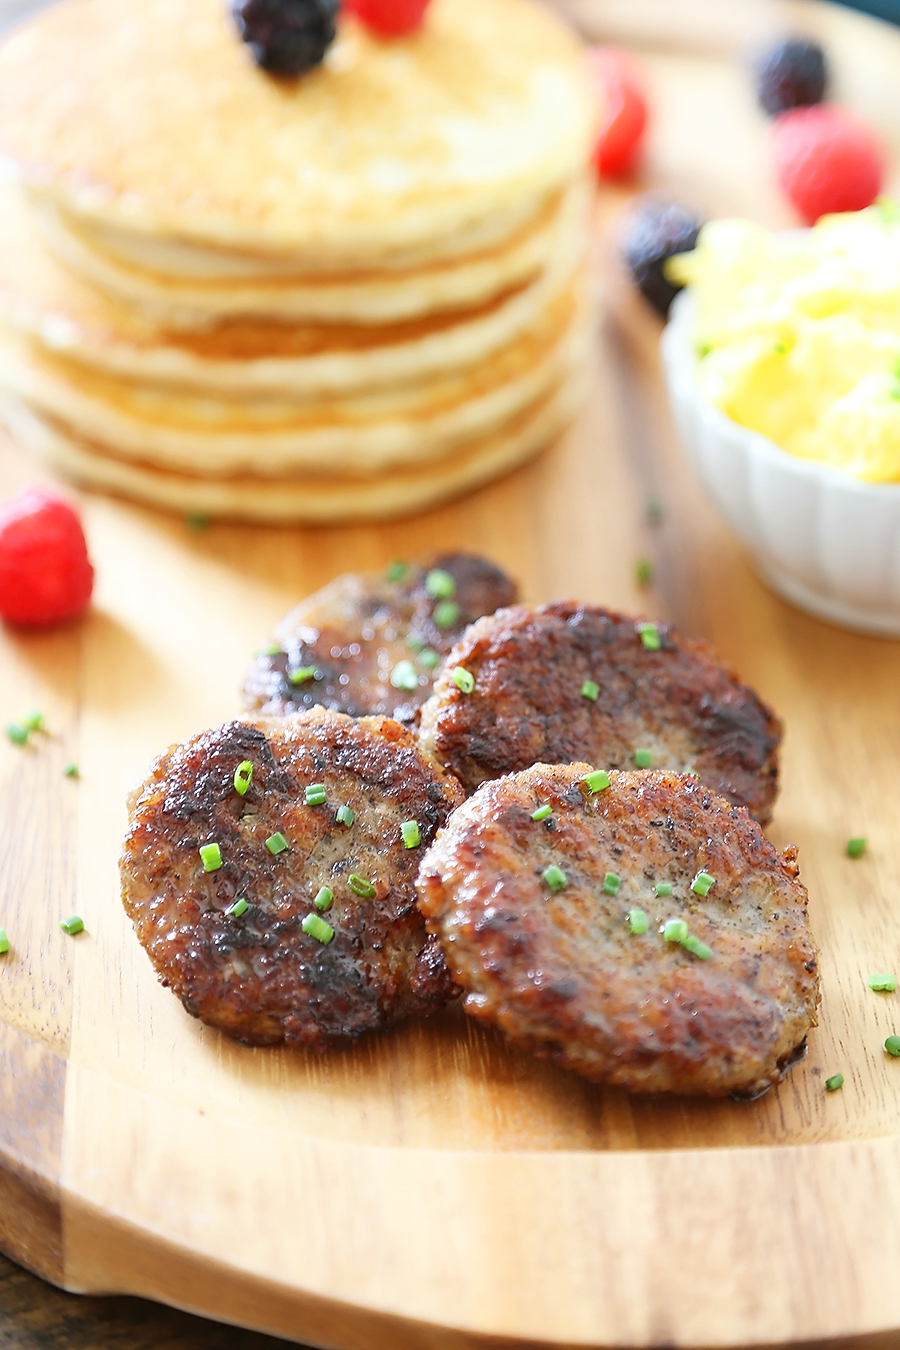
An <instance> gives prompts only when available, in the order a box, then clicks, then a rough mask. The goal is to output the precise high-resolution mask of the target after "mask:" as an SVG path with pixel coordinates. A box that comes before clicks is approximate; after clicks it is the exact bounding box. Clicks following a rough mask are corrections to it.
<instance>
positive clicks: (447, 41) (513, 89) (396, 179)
mask: <svg viewBox="0 0 900 1350" xmlns="http://www.w3.org/2000/svg"><path fill="white" fill-rule="evenodd" d="M593 118H594V110H593V106H592V100H591V97H590V94H589V91H588V87H587V84H586V77H585V73H584V71H583V69H582V63H581V59H580V51H579V47H578V43H577V41H576V40H575V39H574V38H573V37H572V36H571V35H570V34H569V33H568V32H567V31H566V30H565V29H564V28H563V27H562V26H561V25H560V23H559V22H558V21H557V20H556V19H554V18H553V17H552V16H551V15H550V14H548V13H547V12H546V11H544V10H542V9H540V8H538V7H537V6H536V5H533V4H532V3H531V0H433V3H432V5H431V6H430V8H429V10H428V13H427V16H426V20H425V23H424V26H423V27H422V29H420V30H419V31H418V32H417V33H415V34H414V35H413V36H411V37H409V38H405V39H401V40H397V41H393V42H379V41H376V40H374V39H372V38H371V37H369V36H368V35H367V34H366V33H365V32H364V30H363V29H362V28H361V27H360V26H359V25H358V24H356V23H355V22H354V21H353V20H352V19H351V18H349V17H345V18H343V19H342V20H341V26H340V32H339V35H338V38H337V40H336V41H335V43H334V44H333V45H332V47H331V49H330V50H329V52H328V54H327V57H326V60H325V62H324V63H323V65H322V66H320V67H318V68H316V69H315V70H313V71H310V72H308V73H307V74H305V75H303V76H300V77H299V78H297V79H291V80H288V79H284V78H275V77H273V76H271V75H269V74H266V73H265V72H263V71H261V70H259V69H257V68H256V66H255V65H254V64H253V61H252V58H251V55H250V52H249V50H248V49H247V48H246V47H245V46H244V45H243V44H242V43H241V41H240V40H239V38H238V36H237V33H236V31H235V29H234V27H233V25H232V23H231V20H230V18H229V16H228V13H227V10H226V8H225V6H223V4H222V0H130V3H129V4H128V5H127V6H123V5H122V4H121V0H65V3H63V4H60V5H58V6H56V7H53V8H51V9H49V10H47V11H46V12H44V13H43V14H41V15H39V16H38V17H37V18H36V19H35V20H34V21H33V22H31V23H30V24H28V25H27V26H25V27H24V28H23V29H21V30H19V32H18V33H17V34H16V35H15V36H14V37H13V38H12V39H11V40H9V41H8V42H6V43H5V44H4V46H3V48H2V49H0V155H2V156H3V157H5V158H6V159H7V160H8V161H10V162H11V164H12V166H13V168H14V170H15V172H16V173H17V174H18V176H19V177H20V179H21V180H22V181H23V182H24V183H25V184H26V185H27V186H29V187H30V188H32V189H33V190H35V191H39V192H42V193H46V194H48V195H49V196H50V198H51V199H52V200H53V201H55V202H56V203H57V204H58V205H59V206H61V207H62V208H64V209H68V210H70V211H75V212H77V213H79V214H80V215H81V217H82V219H83V220H85V221H87V222H89V223H92V224H93V225H94V226H96V227H97V228H101V227H102V228H107V227H116V228H119V229H124V230H127V231H129V232H132V233H134V234H136V235H138V236H145V237H150V238H153V237H160V236H174V237H176V238H180V239H184V240H188V241H193V242H197V243H201V244H204V245H207V246H212V247H219V248H225V249H230V250H239V251H246V252H247V253H249V254H253V253H254V252H256V253H258V254H260V255H263V256H265V255H271V254H273V253H276V254H278V253H280V254H285V255H292V256H294V257H297V258H299V259H302V262H303V265H304V267H307V268H316V267H320V268H324V269H328V268H341V267H349V266H351V265H352V266H353V267H355V268H358V267H359V266H360V265H361V264H362V265H366V264H368V265H375V266H378V265H383V266H400V265H406V264H408V263H410V261H411V260H412V259H417V260H421V261H425V260H439V259H440V258H442V257H452V256H454V254H455V253H456V254H458V252H459V250H460V247H461V240H465V239H470V240H472V239H475V238H479V237H480V238H481V239H482V241H483V240H484V238H485V237H486V236H487V235H491V234H492V235H493V236H494V238H496V239H497V240H499V239H502V238H503V237H504V236H505V235H506V234H509V233H511V232H512V231H514V230H515V229H517V228H518V229H520V228H521V227H522V223H523V219H525V218H527V216H528V215H529V214H533V213H536V212H538V211H539V210H540V209H541V206H542V203H543V202H544V200H545V199H546V197H547V196H548V194H550V193H553V192H556V191H558V190H559V189H560V187H562V186H564V185H565V184H567V183H568V182H569V181H571V179H572V177H573V176H574V175H575V174H576V173H577V172H578V170H579V169H580V168H581V166H582V165H583V163H584V160H585V157H586V154H587V148H588V143H589V139H590V135H591V130H592V124H593ZM454 234H457V238H456V240H454ZM463 246H464V245H463ZM481 246H482V247H483V246H484V243H483V242H482V244H481Z"/></svg>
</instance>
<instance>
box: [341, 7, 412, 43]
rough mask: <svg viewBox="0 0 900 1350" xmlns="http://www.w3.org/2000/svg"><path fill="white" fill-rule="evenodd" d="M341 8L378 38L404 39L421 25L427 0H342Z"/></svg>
mask: <svg viewBox="0 0 900 1350" xmlns="http://www.w3.org/2000/svg"><path fill="white" fill-rule="evenodd" d="M343 8H344V9H345V10H347V11H348V12H349V13H350V14H355V15H356V17H357V18H358V19H359V21H360V23H364V24H365V26H366V27H367V28H369V29H371V30H372V32H373V33H377V35H378V36H379V37H388V38H392V37H405V36H406V34H407V33H413V32H415V30H416V29H417V28H418V27H419V26H420V25H421V23H422V19H423V18H424V16H425V11H426V9H427V8H428V0H344V3H343Z"/></svg>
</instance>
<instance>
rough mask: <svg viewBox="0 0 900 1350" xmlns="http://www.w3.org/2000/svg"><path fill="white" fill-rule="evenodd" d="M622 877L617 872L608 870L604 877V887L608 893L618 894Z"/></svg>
mask: <svg viewBox="0 0 900 1350" xmlns="http://www.w3.org/2000/svg"><path fill="white" fill-rule="evenodd" d="M621 885H622V878H621V877H620V876H619V875H618V874H617V873H616V872H607V874H606V876H605V877H604V878H603V889H604V891H605V892H606V894H607V895H618V894H619V890H620V888H621Z"/></svg>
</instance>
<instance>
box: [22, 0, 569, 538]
mask: <svg viewBox="0 0 900 1350" xmlns="http://www.w3.org/2000/svg"><path fill="white" fill-rule="evenodd" d="M594 117H595V110H594V107H593V103H592V98H591V94H590V89H589V87H588V85H587V83H586V79H585V73H584V70H583V66H582V60H581V52H580V50H579V48H578V44H577V42H576V41H575V40H574V39H573V38H572V37H571V35H570V34H569V33H568V32H567V31H566V30H565V29H563V28H562V27H561V26H560V24H559V23H558V22H557V21H556V20H555V19H554V18H553V17H552V16H551V15H550V14H549V13H547V12H545V11H544V10H541V9H540V8H537V7H535V6H533V5H532V4H531V3H530V0H433V4H432V5H431V7H430V9H429V11H428V13H427V15H426V20H425V24H424V26H423V27H422V29H421V30H420V31H419V32H417V33H416V34H414V35H413V36H412V37H409V38H405V39H402V40H398V41H393V42H386V41H378V40H376V39H375V38H373V37H371V36H369V35H367V34H366V32H365V30H364V29H363V28H362V27H361V26H359V25H358V24H357V23H356V22H355V21H354V20H353V19H352V18H350V17H344V18H342V20H341V23H340V29H339V33H338V38H337V40H336V41H335V43H334V44H333V45H332V47H331V48H330V50H329V52H328V54H327V56H326V59H325V62H324V63H323V65H322V66H320V67H318V68H316V69H315V70H313V71H310V72H308V73H307V74H305V75H303V76H300V77H299V78H296V79H290V80H288V79H284V78H276V77H273V76H271V75H269V74H266V73H265V72H263V71H261V70H259V69H258V68H257V67H256V66H255V65H254V64H253V61H252V58H251V55H250V52H249V50H248V49H247V48H245V47H244V46H243V45H242V43H241V42H240V40H239V38H238V36H237V34H236V32H235V30H234V28H233V26H232V24H231V21H230V19H229V17H228V13H227V9H226V7H224V6H223V4H222V0H129V3H128V4H127V5H123V4H122V3H121V0H63V3H61V4H59V5H57V6H56V7H54V8H51V9H50V10H48V11H46V12H44V13H43V14H41V15H40V16H39V17H38V18H37V19H36V20H34V21H33V22H32V23H30V24H29V25H28V26H27V27H25V28H23V29H21V30H20V31H19V32H18V33H17V34H16V35H15V36H14V37H13V38H12V39H11V40H10V41H8V42H7V43H5V45H4V46H3V47H2V49H0V155H2V158H3V161H4V167H6V168H8V169H9V170H11V172H10V173H8V174H7V175H6V176H5V177H6V180H7V181H6V185H5V186H3V187H2V189H0V395H2V406H0V415H2V416H3V418H4V420H5V421H7V423H8V424H9V425H10V426H11V428H12V430H13V432H14V434H15V435H16V436H17V437H18V438H19V439H20V440H22V441H24V442H26V443H27V444H29V445H30V446H32V447H33V448H34V449H36V450H37V451H38V452H39V453H40V454H41V455H43V456H44V457H45V458H46V459H48V460H49V461H50V462H51V463H52V464H53V465H55V466H57V467H58V468H60V469H62V470H63V471H65V472H66V473H68V474H69V475H71V476H73V477H75V478H76V479H78V480H80V481H82V482H83V483H86V484H88V485H92V486H95V487H102V488H106V489H110V490H112V491H117V492H122V493H125V494H127V495H131V496H135V497H139V498H142V499H144V500H146V501H149V502H153V503H155V504H158V505H160V506H166V507H171V508H175V509H178V510H183V511H196V512H203V513H208V514H223V515H232V516H238V517H246V518H254V519H261V520H265V519H269V520H279V519H281V520H290V519H308V520H323V521H326V520H339V519H347V518H354V517H372V516H379V515H388V514H393V513H398V512H402V511H407V510H412V509H415V508H418V507H422V506H424V505H426V504H428V503H431V502H433V501H437V500H439V499H441V498H443V497H446V496H449V495H451V494H453V493H456V492H459V491H461V490H462V489H464V488H466V487H469V486H471V485H473V484H475V483H479V482H483V481H486V480H487V479H489V478H491V477H493V476H495V475H497V474H499V473H501V472H503V471H505V470H506V469H508V468H510V467H512V466H513V465H514V464H517V463H518V462H520V461H521V460H523V459H525V458H526V457H527V456H528V455H530V454H532V453H534V452H535V451H536V450H538V449H540V448H541V447H542V446H544V445H545V444H546V443H547V442H548V441H549V440H550V439H551V438H552V437H553V436H554V435H555V434H556V433H557V432H559V431H560V430H561V428H562V427H563V426H564V425H565V423H566V421H567V420H568V419H569V418H570V417H571V415H572V413H573V411H574V410H575V408H576V406H577V404H578V402H579V399H580V396H581V393H582V390H583V385H584V378H585V356H586V350H587V345H588V343H587V339H588V326H589V305H588V303H587V299H586V296H585V287H584V263H585V251H586V240H587V233H588V215H589V208H590V186H589V179H588V170H587V164H588V156H589V149H590V141H591V137H592V130H593V124H594Z"/></svg>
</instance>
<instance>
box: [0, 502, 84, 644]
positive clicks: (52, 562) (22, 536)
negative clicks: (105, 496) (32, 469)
mask: <svg viewBox="0 0 900 1350" xmlns="http://www.w3.org/2000/svg"><path fill="white" fill-rule="evenodd" d="M93 585H94V569H93V567H92V566H91V563H90V559H89V558H88V553H87V545H86V543H85V541H84V531H83V530H82V528H81V521H80V520H79V519H78V516H77V515H76V514H75V511H74V510H73V509H72V507H71V506H70V504H69V503H68V502H67V501H66V500H65V499H64V498H63V497H58V496H57V495H56V494H55V493H53V492H48V491H47V490H46V489H45V488H40V487H30V488H23V489H22V491H21V492H17V493H15V494H14V496H12V497H9V498H7V500H6V501H5V502H2V503H0V615H2V617H3V618H4V619H8V620H9V621H10V623H24V624H46V623H62V622H63V621H64V620H66V619H74V618H76V617H77V616H78V615H79V614H81V613H82V611H83V610H84V609H86V608H87V603H88V601H89V600H90V598H91V589H92V588H93Z"/></svg>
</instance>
